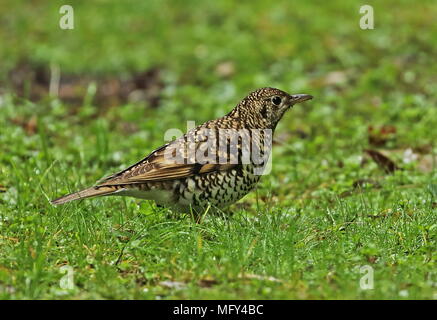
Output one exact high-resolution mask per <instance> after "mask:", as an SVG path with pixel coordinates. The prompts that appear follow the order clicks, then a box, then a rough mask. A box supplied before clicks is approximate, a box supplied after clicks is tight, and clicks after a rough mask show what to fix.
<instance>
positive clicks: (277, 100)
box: [272, 96, 282, 106]
mask: <svg viewBox="0 0 437 320" xmlns="http://www.w3.org/2000/svg"><path fill="white" fill-rule="evenodd" d="M272 102H273V104H275V105H277V106H279V105H280V104H281V102H282V99H281V97H278V96H276V97H273V98H272Z"/></svg>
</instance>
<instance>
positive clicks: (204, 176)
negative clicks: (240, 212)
mask: <svg viewBox="0 0 437 320" xmlns="http://www.w3.org/2000/svg"><path fill="white" fill-rule="evenodd" d="M312 98H313V96H311V95H309V94H288V93H287V92H285V91H282V90H279V89H276V88H270V87H265V88H260V89H257V90H255V91H253V92H251V93H249V94H248V95H247V96H246V97H245V98H244V99H243V100H241V101H240V102H239V103H238V104H237V105H236V106H235V107H234V108H233V109H232V110H231V111H230V112H229V113H228V114H226V115H224V116H223V117H221V118H218V119H215V120H210V121H207V122H205V123H203V124H201V125H199V126H197V127H195V128H193V129H191V130H189V131H188V132H187V133H186V134H184V135H183V136H181V137H179V138H177V139H175V140H173V141H171V142H168V143H166V144H164V145H163V146H161V147H159V148H157V149H155V150H154V151H152V152H151V153H150V154H149V155H147V156H146V157H145V158H143V159H142V160H140V161H138V162H137V163H135V164H133V165H131V166H129V167H128V168H126V169H124V170H122V171H120V172H117V173H114V174H112V175H110V176H108V177H106V178H103V179H101V180H99V181H98V182H97V183H96V184H95V185H94V186H92V187H89V188H86V189H83V190H81V191H77V192H74V193H71V194H67V195H65V196H62V197H60V198H57V199H55V200H52V201H51V203H52V204H53V205H61V204H65V203H68V202H70V201H74V200H80V199H85V198H91V197H97V196H108V195H118V196H130V197H135V198H140V199H146V200H154V201H155V202H156V204H157V205H158V206H162V207H167V208H169V209H171V210H178V211H185V212H193V210H194V212H202V210H206V209H207V208H211V207H212V208H215V209H217V210H224V209H226V208H227V207H228V206H229V205H231V204H233V203H235V202H236V201H238V200H240V199H241V198H242V197H244V196H245V195H246V194H248V193H249V192H250V191H251V190H253V189H254V188H255V186H256V185H257V183H258V182H259V180H260V178H261V176H262V175H263V173H264V172H265V168H266V166H267V163H268V158H269V156H270V153H271V148H272V138H273V133H274V131H275V129H276V126H277V124H278V122H279V121H280V120H281V118H282V117H283V115H284V114H285V112H286V111H287V110H289V109H290V108H291V107H292V106H293V105H295V104H297V103H301V102H304V101H307V100H310V99H312Z"/></svg>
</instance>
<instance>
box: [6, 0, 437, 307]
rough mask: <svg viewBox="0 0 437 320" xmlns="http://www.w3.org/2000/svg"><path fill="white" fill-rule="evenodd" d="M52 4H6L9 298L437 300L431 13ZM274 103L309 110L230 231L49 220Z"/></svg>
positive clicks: (76, 216)
mask: <svg viewBox="0 0 437 320" xmlns="http://www.w3.org/2000/svg"><path fill="white" fill-rule="evenodd" d="M61 3H62V2H55V1H32V2H30V1H24V0H17V1H13V2H11V3H9V4H8V5H6V4H4V3H3V4H0V25H1V28H0V43H1V45H0V59H1V61H2V62H1V64H0V150H1V151H0V298H1V299H437V267H436V257H437V254H436V253H437V250H436V249H437V244H436V240H437V239H436V238H437V170H436V168H437V144H436V141H437V130H436V128H437V86H436V83H437V66H436V63H435V55H436V52H437V41H436V39H437V24H436V23H435V17H436V16H437V5H436V3H435V1H433V0H427V1H420V2H418V3H415V4H414V5H413V4H412V2H409V1H385V2H381V1H368V2H367V3H361V2H359V1H348V2H344V1H339V0H335V1H328V2H327V1H311V2H309V1H274V2H271V1H267V0H266V1H261V0H260V1H250V2H246V3H240V4H239V5H236V3H235V2H233V1H228V0H226V1H225V0H223V1H202V2H198V1H191V0H190V1H188V0H186V1H152V0H150V1H97V0H96V1H92V2H91V1H74V4H73V8H74V29H72V30H62V29H60V27H59V19H60V17H61V14H59V7H60V5H61ZM364 4H370V5H373V8H374V16H375V26H374V29H373V30H362V29H361V28H360V26H359V21H360V18H361V16H362V14H360V13H359V8H360V6H361V5H364ZM265 86H271V87H277V88H280V89H282V90H285V91H287V92H290V93H308V94H311V95H313V96H314V99H313V100H312V101H309V102H306V103H305V104H301V105H296V106H295V108H294V109H293V110H291V111H289V112H288V113H287V114H286V115H285V117H284V119H282V121H281V123H280V124H279V126H278V128H277V130H276V133H275V145H274V151H273V155H272V164H273V167H272V171H271V172H270V173H269V174H268V175H265V176H264V177H263V178H262V180H261V183H260V184H259V186H258V188H257V189H256V190H255V191H254V192H252V193H250V194H249V195H247V196H246V197H245V198H243V199H242V200H241V201H239V202H238V203H236V204H234V205H233V206H231V207H230V212H232V213H233V214H232V216H230V217H227V218H223V217H220V216H209V215H206V216H205V217H204V218H203V219H202V220H201V221H200V223H196V221H194V220H193V219H192V217H191V216H190V215H187V214H180V215H178V216H177V217H171V216H170V215H169V212H168V211H167V210H166V209H163V208H158V207H157V206H156V205H155V204H154V203H153V202H149V201H141V200H137V199H132V198H117V197H107V198H98V199H93V200H84V201H80V202H74V203H69V204H67V205H64V206H59V207H53V206H52V205H51V204H50V203H49V199H53V198H56V197H58V196H61V195H62V194H64V193H67V192H69V191H75V190H77V189H80V188H82V187H87V186H89V185H92V184H94V182H95V181H97V180H98V179H100V178H101V177H103V176H105V175H108V174H110V173H113V172H115V171H117V170H120V169H123V168H124V167H126V166H128V165H130V164H132V163H134V162H136V161H138V160H140V159H141V158H142V157H144V156H146V155H147V154H148V153H149V152H150V151H152V150H153V149H155V148H156V147H159V146H160V145H162V144H163V143H164V142H166V141H165V139H164V134H165V133H166V132H167V130H169V129H179V130H182V131H186V127H187V121H195V123H196V124H200V123H202V122H204V121H206V120H210V119H213V118H216V117H219V116H222V115H224V114H225V113H227V112H228V111H230V110H231V109H232V108H233V107H234V105H235V104H236V103H237V102H238V101H239V100H241V99H242V98H243V97H244V96H245V95H246V94H248V93H249V92H250V91H252V90H254V89H257V88H259V87H265Z"/></svg>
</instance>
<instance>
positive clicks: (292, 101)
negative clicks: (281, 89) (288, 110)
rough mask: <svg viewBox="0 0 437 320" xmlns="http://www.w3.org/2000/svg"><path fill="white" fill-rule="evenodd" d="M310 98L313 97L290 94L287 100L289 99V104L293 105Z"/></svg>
mask: <svg viewBox="0 0 437 320" xmlns="http://www.w3.org/2000/svg"><path fill="white" fill-rule="evenodd" d="M312 98H313V96H312V95H309V94H292V95H290V98H289V99H290V104H291V105H293V104H296V103H299V102H304V101H307V100H311V99H312Z"/></svg>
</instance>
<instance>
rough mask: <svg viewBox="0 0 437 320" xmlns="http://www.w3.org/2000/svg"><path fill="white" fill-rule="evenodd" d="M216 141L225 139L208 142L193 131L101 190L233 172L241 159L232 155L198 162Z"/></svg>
mask: <svg viewBox="0 0 437 320" xmlns="http://www.w3.org/2000/svg"><path fill="white" fill-rule="evenodd" d="M217 139H222V138H220V137H219V135H217V136H215V137H214V138H210V139H209V140H208V138H205V135H204V134H203V133H202V131H199V130H198V129H196V130H193V131H190V132H189V133H187V134H186V135H184V136H182V137H181V138H179V139H176V140H174V141H172V142H170V143H168V144H166V145H164V146H162V147H160V148H158V149H156V150H155V151H153V152H152V153H151V154H150V155H148V156H147V157H146V158H144V159H143V160H141V161H139V162H137V163H136V164H134V165H132V166H130V167H129V168H127V169H125V170H123V171H121V172H118V173H116V174H113V175H111V176H109V177H107V178H105V179H103V180H101V181H100V182H99V183H98V186H108V185H125V184H137V183H144V182H148V181H165V180H173V179H181V178H187V177H189V176H192V175H196V174H205V173H210V172H214V171H225V170H231V169H232V168H235V167H236V166H238V161H236V159H238V155H235V154H233V153H232V152H229V153H226V155H223V156H222V157H221V158H219V156H218V154H219V153H218V152H217V153H216V152H210V154H209V157H208V156H206V157H203V158H202V159H199V155H202V154H203V155H204V156H205V154H207V151H211V149H208V148H209V147H211V146H214V145H218V143H217V142H216V141H218V140H217ZM216 150H217V149H216ZM226 151H228V150H226ZM220 159H221V160H220ZM223 159H226V161H223ZM199 160H202V161H199Z"/></svg>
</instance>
